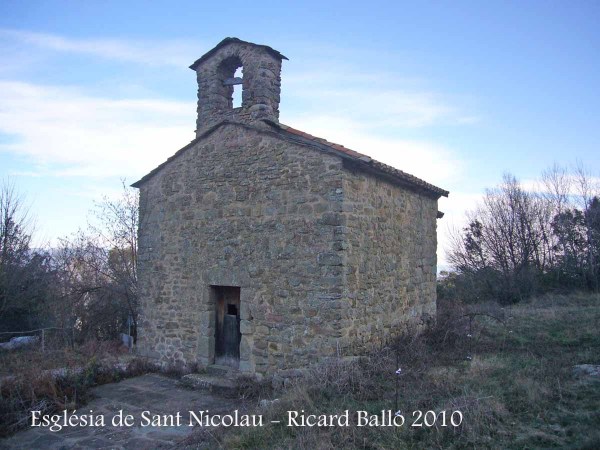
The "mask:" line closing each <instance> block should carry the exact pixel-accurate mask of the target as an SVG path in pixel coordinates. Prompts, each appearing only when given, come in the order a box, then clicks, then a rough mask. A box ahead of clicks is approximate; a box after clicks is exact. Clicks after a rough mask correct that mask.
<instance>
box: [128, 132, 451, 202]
mask: <svg viewBox="0 0 600 450" xmlns="http://www.w3.org/2000/svg"><path fill="white" fill-rule="evenodd" d="M263 122H265V123H266V124H268V125H269V126H270V131H269V130H265V129H262V128H258V127H255V126H252V125H248V124H245V123H240V122H235V121H231V120H223V121H221V122H219V123H217V124H216V125H214V126H212V127H211V128H209V129H207V130H206V131H205V132H204V133H202V134H201V135H200V136H198V137H196V139H194V140H193V141H191V142H190V143H189V144H187V145H186V146H185V147H183V148H181V149H180V150H178V151H177V152H176V153H175V154H174V155H173V156H171V157H169V158H168V159H167V160H166V161H165V162H163V163H162V164H160V165H159V166H157V167H155V168H154V169H153V170H152V171H150V172H149V173H148V174H146V175H145V176H144V177H142V178H141V179H139V180H138V181H136V182H135V183H133V184H132V185H131V186H132V187H135V188H139V187H140V186H141V185H142V184H143V183H145V182H146V181H148V180H149V179H150V178H152V177H153V176H154V175H155V174H156V173H157V172H159V171H160V170H161V169H162V168H163V167H164V166H166V165H167V164H168V163H169V162H171V161H172V160H174V159H175V158H177V157H178V156H179V155H181V154H182V153H184V152H185V151H186V150H187V149H189V148H190V147H192V146H193V145H194V144H196V143H197V142H199V141H201V140H202V139H203V138H205V137H207V136H209V135H210V134H212V133H213V132H214V131H216V130H217V129H218V128H220V127H222V126H224V125H227V124H231V125H237V126H241V127H244V128H247V129H251V130H255V131H258V132H259V133H270V132H272V133H274V134H276V135H277V136H280V137H282V138H283V139H286V140H288V141H291V142H295V143H298V144H301V145H305V146H309V147H312V148H316V149H317V150H320V151H323V152H325V153H329V154H334V155H337V156H339V157H341V158H343V159H344V160H346V161H349V162H351V163H352V164H353V165H354V166H355V167H356V168H358V169H361V170H364V171H366V172H369V173H372V174H374V175H375V176H379V177H380V178H384V179H387V180H389V181H391V182H395V183H397V184H401V185H403V186H406V187H409V188H412V189H414V190H417V191H420V192H424V193H426V194H429V195H432V196H434V197H436V198H439V197H441V196H444V197H448V194H449V192H448V191H446V190H444V189H441V188H439V187H437V186H434V185H433V184H430V183H427V182H426V181H424V180H421V179H420V178H417V177H415V176H413V175H410V174H409V173H406V172H403V171H402V170H399V169H396V168H394V167H392V166H388V165H387V164H383V163H381V162H379V161H376V160H374V159H372V158H371V157H369V156H367V155H364V154H362V153H359V152H357V151H354V150H352V149H349V148H346V147H344V146H343V145H339V144H335V143H333V142H329V141H327V140H325V139H321V138H318V137H315V136H313V135H311V134H308V133H305V132H303V131H300V130H297V129H295V128H292V127H289V126H287V125H283V124H281V123H277V122H273V121H270V120H263Z"/></svg>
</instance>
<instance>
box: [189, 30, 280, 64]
mask: <svg viewBox="0 0 600 450" xmlns="http://www.w3.org/2000/svg"><path fill="white" fill-rule="evenodd" d="M234 43H238V44H246V45H251V46H253V47H258V48H262V49H263V50H266V51H267V52H268V53H270V54H271V55H272V56H274V57H275V58H278V59H288V58H286V57H285V56H283V55H282V54H281V53H279V52H278V51H277V50H275V49H273V48H271V47H269V46H268V45H260V44H254V43H253V42H248V41H242V40H241V39H238V38H236V37H226V38H225V39H223V40H222V41H221V42H219V43H218V44H217V45H216V47H215V48H213V49H212V50H209V51H208V52H206V53H205V54H204V55H202V56H201V57H200V58H198V59H197V60H196V61H194V64H192V65H191V66H190V69H192V70H196V68H197V67H198V66H199V65H200V64H201V63H202V62H204V61H206V60H207V59H208V58H210V57H211V56H212V55H214V54H215V53H216V52H217V50H219V49H220V48H221V47H225V46H226V45H229V44H234Z"/></svg>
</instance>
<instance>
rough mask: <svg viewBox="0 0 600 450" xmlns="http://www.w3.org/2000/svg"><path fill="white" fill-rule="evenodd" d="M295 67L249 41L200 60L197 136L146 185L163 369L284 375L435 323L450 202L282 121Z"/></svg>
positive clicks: (153, 313)
mask: <svg viewBox="0 0 600 450" xmlns="http://www.w3.org/2000/svg"><path fill="white" fill-rule="evenodd" d="M283 59H287V58H285V56H283V55H282V54H280V53H279V52H277V51H275V50H273V49H272V48H270V47H267V46H264V45H256V44H252V43H249V42H244V41H241V40H239V39H236V38H227V39H225V40H223V41H222V42H221V43H219V44H218V45H217V46H216V47H215V48H214V49H212V50H211V51H209V52H208V53H206V54H205V55H204V56H202V57H201V58H200V59H198V60H197V61H196V62H195V63H194V64H193V65H192V66H191V68H192V69H193V70H195V71H196V74H197V79H198V86H199V89H198V119H197V130H196V138H195V139H194V140H193V141H192V142H191V143H190V144H188V145H187V146H185V147H184V148H182V149H181V150H179V151H178V152H177V153H175V155H173V156H172V157H171V158H169V159H168V160H167V161H166V162H165V163H163V164H161V165H160V166H158V167H157V168H155V169H154V170H153V171H152V172H150V173H149V174H148V175H146V176H145V177H143V178H142V179H141V180H139V181H138V182H136V183H135V184H134V185H133V186H135V187H137V188H139V189H140V229H139V264H138V267H139V287H140V294H141V306H142V308H141V318H140V321H139V322H140V327H139V331H138V335H139V339H138V341H139V343H138V346H139V350H140V352H141V353H142V354H145V355H147V356H151V357H155V358H158V359H159V360H160V361H161V362H162V363H165V364H182V365H189V364H193V363H199V364H201V365H211V364H214V363H215V362H222V363H224V364H229V365H231V366H232V367H233V368H234V369H237V370H239V371H240V372H242V373H247V374H254V375H255V376H257V377H261V376H272V375H275V374H278V375H279V376H284V377H285V376H286V375H290V374H292V373H295V372H297V371H298V369H303V368H306V367H307V366H308V365H310V364H312V363H315V362H318V361H320V360H323V359H325V358H327V357H331V356H337V355H340V354H342V355H356V354H360V353H361V352H364V351H366V350H368V349H369V348H370V347H371V346H373V345H376V344H378V343H380V342H381V341H385V340H386V339H388V338H389V337H391V336H393V335H395V334H398V333H400V332H401V331H403V330H404V329H406V328H407V327H411V326H418V325H419V324H421V323H423V321H425V320H427V318H430V317H432V316H434V315H435V302H436V290H435V278H436V218H437V217H438V214H439V213H438V205H437V201H438V199H439V197H440V196H447V195H448V192H447V191H445V190H443V189H440V188H437V187H435V186H433V185H431V184H428V183H426V182H425V181H422V180H420V179H418V178H416V177H413V176H411V175H409V174H407V173H404V172H402V171H400V170H397V169H394V168H392V167H390V166H386V165H384V164H382V163H379V162H377V161H374V160H372V159H371V158H369V157H368V156H366V155H363V154H360V153H358V152H355V151H353V150H350V149H348V148H345V147H343V146H341V145H337V144H333V143H330V142H327V141H325V140H323V139H319V138H316V137H314V136H311V135H309V134H306V133H303V132H301V131H298V130H295V129H293V128H291V127H288V126H285V125H283V124H281V123H279V121H278V118H279V100H280V86H281V78H280V73H281V63H282V60H283ZM239 67H242V71H243V72H242V73H243V77H242V79H241V80H239V78H236V77H234V73H235V71H236V69H238V68H239ZM238 83H241V87H242V89H243V91H242V105H241V107H239V108H234V107H233V97H232V96H233V90H234V86H236V85H238Z"/></svg>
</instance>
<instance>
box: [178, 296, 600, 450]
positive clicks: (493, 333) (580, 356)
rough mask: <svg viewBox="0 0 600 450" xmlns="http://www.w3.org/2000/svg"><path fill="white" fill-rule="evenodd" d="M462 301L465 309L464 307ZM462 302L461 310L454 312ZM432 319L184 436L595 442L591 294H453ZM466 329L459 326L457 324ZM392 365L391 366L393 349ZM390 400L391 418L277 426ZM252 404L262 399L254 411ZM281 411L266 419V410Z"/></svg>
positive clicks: (415, 444) (599, 438) (421, 444)
mask: <svg viewBox="0 0 600 450" xmlns="http://www.w3.org/2000/svg"><path fill="white" fill-rule="evenodd" d="M469 313H472V314H471V315H470V316H469V315H468V314H469ZM465 314H467V315H466V316H465ZM442 315H443V317H441V318H440V320H439V321H438V325H437V326H436V327H435V328H433V329H430V330H428V331H427V332H425V333H423V334H421V335H419V336H418V337H413V338H402V339H400V340H399V341H397V342H395V343H394V344H393V345H390V346H388V347H386V348H384V349H381V350H380V351H378V352H375V353H373V354H372V355H371V356H370V357H368V358H364V359H362V360H361V361H355V362H346V363H344V362H342V361H337V362H334V363H332V364H329V365H326V366H320V367H319V368H316V369H314V371H313V373H312V374H311V376H310V377H308V379H305V380H304V381H302V382H299V383H298V384H297V385H295V386H293V387H292V388H290V389H287V390H286V391H284V393H279V394H278V396H279V397H280V401H278V402H275V403H273V404H272V406H271V407H270V408H269V410H268V411H267V412H266V413H265V414H266V425H265V426H264V427H260V428H247V429H240V428H237V429H236V428H229V429H222V430H220V431H217V432H214V430H213V431H211V433H210V435H209V434H207V433H206V431H204V432H203V431H202V430H198V431H197V432H196V434H195V435H193V436H192V438H190V439H188V440H187V441H186V442H185V443H184V445H185V446H190V447H204V446H210V447H214V446H215V444H216V443H217V442H218V443H219V444H220V445H221V446H223V448H301V449H326V448H396V449H402V448H548V447H556V448H581V449H583V448H589V449H592V448H600V412H599V409H598V406H599V405H600V380H599V379H598V377H593V376H588V375H577V374H576V370H574V366H576V365H580V364H600V329H599V327H598V323H599V322H600V296H598V295H597V294H596V295H590V294H581V295H574V294H572V295H569V296H556V295H555V296H545V297H542V298H537V299H533V300H530V301H528V302H523V303H521V304H519V305H517V306H513V307H511V308H506V309H501V308H499V307H491V306H488V307H485V308H484V307H481V306H479V307H478V309H477V310H473V309H471V310H465V309H463V308H457V307H456V305H454V306H453V308H452V311H450V312H448V311H446V312H445V313H443V314H442ZM469 334H470V335H471V337H468V336H467V335H469ZM397 359H398V360H399V365H400V367H401V368H402V372H401V373H402V375H400V376H399V377H398V380H396V378H397V376H396V374H395V370H396V368H397V367H396V360H397ZM397 381H398V408H399V409H401V410H402V413H403V414H404V416H405V418H406V423H405V425H404V426H402V427H356V426H350V427H317V426H315V427H288V426H286V424H285V418H286V417H287V416H286V414H287V413H286V412H287V411H289V410H295V411H301V410H305V411H306V412H307V413H312V414H339V413H341V412H343V411H344V410H350V414H351V415H352V414H353V412H354V411H358V410H366V411H369V412H370V413H373V414H379V415H380V412H381V410H392V411H395V410H396V409H395V408H396V396H395V389H396V382H397ZM416 410H421V411H423V412H425V411H428V410H433V411H436V412H438V413H439V412H440V411H444V410H445V411H448V412H451V411H456V410H460V411H461V412H462V414H463V416H464V419H463V422H462V424H461V425H460V426H459V427H457V428H454V427H451V426H448V427H442V426H441V424H440V417H439V416H438V422H437V423H436V425H435V426H433V427H430V428H428V427H411V426H407V425H410V423H412V422H413V417H412V412H413V411H416ZM263 412H264V411H263ZM271 419H274V420H282V423H281V424H279V425H277V424H271V423H269V421H270V420H271Z"/></svg>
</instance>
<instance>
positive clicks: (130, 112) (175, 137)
mask: <svg viewBox="0 0 600 450" xmlns="http://www.w3.org/2000/svg"><path fill="white" fill-rule="evenodd" d="M193 111H194V105H193V103H189V104H188V103H186V102H177V101H171V100H158V99H121V100H113V99H108V98H98V97H92V96H87V95H86V94H84V93H82V92H81V91H79V90H77V89H72V88H64V87H56V86H39V85H33V84H29V83H21V82H10V81H0V132H2V133H6V134H10V135H16V136H17V139H16V141H15V142H9V143H5V144H0V151H6V152H11V153H14V154H19V155H22V156H28V157H30V158H31V160H32V161H33V163H34V164H35V165H37V166H38V167H39V166H41V168H40V170H44V169H43V168H46V169H47V170H48V171H49V172H50V173H51V174H53V175H61V176H73V175H80V176H99V177H107V176H126V175H129V176H131V175H132V174H137V175H143V174H144V173H145V172H147V171H149V170H151V169H152V168H153V167H155V166H156V165H158V164H159V163H161V162H162V161H164V160H165V159H166V158H167V157H168V156H170V155H171V154H173V153H174V152H175V151H176V150H177V149H179V148H180V147H182V146H184V145H185V144H186V143H187V142H189V141H190V140H191V139H193V137H194V135H193V124H194V113H193ZM38 171H39V170H38Z"/></svg>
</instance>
